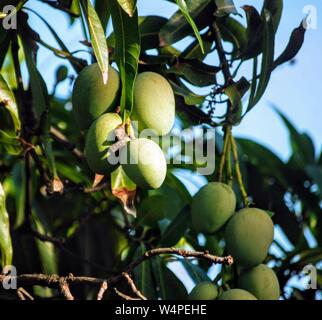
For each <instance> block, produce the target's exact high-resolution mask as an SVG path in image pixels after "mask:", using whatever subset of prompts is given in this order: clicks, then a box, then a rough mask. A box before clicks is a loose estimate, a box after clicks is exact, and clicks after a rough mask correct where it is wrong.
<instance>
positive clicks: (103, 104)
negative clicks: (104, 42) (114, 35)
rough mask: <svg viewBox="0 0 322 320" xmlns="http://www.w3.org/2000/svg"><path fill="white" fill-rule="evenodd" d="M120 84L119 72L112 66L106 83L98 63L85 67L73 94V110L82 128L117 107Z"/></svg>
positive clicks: (85, 127)
mask: <svg viewBox="0 0 322 320" xmlns="http://www.w3.org/2000/svg"><path fill="white" fill-rule="evenodd" d="M120 86H121V82H120V77H119V74H118V72H117V71H116V70H115V69H114V68H113V67H111V66H110V67H109V71H108V81H107V84H105V85H104V83H103V78H102V73H101V70H100V68H99V66H98V64H97V63H94V64H91V65H89V66H87V67H85V68H84V69H83V70H82V71H81V72H80V74H79V75H78V77H77V79H76V81H75V84H74V88H73V94H72V104H73V110H74V114H75V117H76V119H77V120H78V122H79V125H80V128H82V129H87V128H88V127H89V126H90V125H91V123H92V122H93V121H94V120H95V119H97V118H98V117H99V116H100V115H102V114H103V113H105V112H108V111H111V110H112V109H113V108H114V107H115V105H116V101H117V98H118V96H119V91H120Z"/></svg>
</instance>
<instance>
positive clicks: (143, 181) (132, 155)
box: [120, 138, 167, 189]
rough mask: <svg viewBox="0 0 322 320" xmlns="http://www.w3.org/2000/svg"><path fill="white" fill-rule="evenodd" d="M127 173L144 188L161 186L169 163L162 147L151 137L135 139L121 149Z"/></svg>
mask: <svg viewBox="0 0 322 320" xmlns="http://www.w3.org/2000/svg"><path fill="white" fill-rule="evenodd" d="M120 160H121V164H122V167H123V169H124V171H125V173H126V174H127V175H128V176H129V178H130V179H131V180H133V182H134V183H135V184H137V185H138V186H139V187H141V188H143V189H157V188H159V187H160V186H161V185H162V183H163V181H164V179H165V176H166V173H167V163H166V160H165V157H164V154H163V152H162V150H161V149H160V147H159V146H158V145H157V144H156V143H155V142H154V141H152V140H149V139H145V138H143V139H141V138H139V139H134V140H131V141H129V142H128V143H127V145H126V147H124V148H122V149H121V150H120Z"/></svg>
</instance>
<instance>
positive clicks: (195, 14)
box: [159, 0, 216, 46]
mask: <svg viewBox="0 0 322 320" xmlns="http://www.w3.org/2000/svg"><path fill="white" fill-rule="evenodd" d="M176 3H177V0H176ZM185 3H186V6H187V12H188V13H189V16H190V17H191V19H193V21H194V23H195V24H196V26H197V29H198V30H202V29H204V28H205V27H206V26H208V25H210V24H211V22H212V20H213V12H214V11H215V9H216V8H215V4H214V3H213V2H212V1H211V0H186V1H185ZM191 34H193V30H192V28H191V25H190V24H189V23H188V21H187V18H186V17H185V16H184V15H183V13H182V10H181V8H180V10H178V11H177V12H176V13H175V14H174V15H173V16H172V17H171V18H170V19H169V20H168V22H167V23H166V24H165V25H164V26H163V27H162V28H161V30H160V35H159V36H160V44H161V46H166V45H169V44H173V43H175V42H177V41H179V40H181V39H183V38H185V37H187V36H189V35H191Z"/></svg>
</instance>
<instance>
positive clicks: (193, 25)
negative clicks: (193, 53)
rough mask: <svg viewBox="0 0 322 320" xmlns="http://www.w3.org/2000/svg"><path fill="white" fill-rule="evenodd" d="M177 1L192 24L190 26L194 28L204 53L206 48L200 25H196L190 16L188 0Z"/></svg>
mask: <svg viewBox="0 0 322 320" xmlns="http://www.w3.org/2000/svg"><path fill="white" fill-rule="evenodd" d="M176 3H177V5H178V7H179V8H180V10H181V12H182V14H183V16H184V17H185V18H186V20H187V21H188V23H189V24H190V26H191V28H192V30H193V32H194V34H195V36H196V38H197V40H198V42H199V45H200V48H201V52H202V53H204V52H205V49H204V45H203V41H202V39H201V36H200V33H199V30H198V27H197V26H196V24H195V22H194V21H193V19H192V18H191V16H190V13H189V9H188V7H187V4H186V1H185V0H176Z"/></svg>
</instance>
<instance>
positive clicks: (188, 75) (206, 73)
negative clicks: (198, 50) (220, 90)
mask: <svg viewBox="0 0 322 320" xmlns="http://www.w3.org/2000/svg"><path fill="white" fill-rule="evenodd" d="M220 70H221V69H220V68H219V67H214V66H210V65H207V64H205V63H203V62H200V61H199V60H184V61H180V60H178V62H177V63H176V64H175V65H174V66H172V67H171V68H169V69H168V70H167V73H174V74H177V75H179V76H182V77H183V78H184V79H185V80H187V81H188V82H190V83H191V84H193V85H195V86H199V87H203V86H209V85H212V84H214V83H216V74H217V72H219V71H220Z"/></svg>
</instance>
